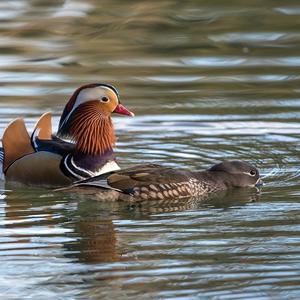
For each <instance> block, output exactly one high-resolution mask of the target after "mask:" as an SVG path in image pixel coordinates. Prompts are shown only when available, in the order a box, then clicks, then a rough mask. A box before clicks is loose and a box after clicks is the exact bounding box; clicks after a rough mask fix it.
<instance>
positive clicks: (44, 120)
mask: <svg viewBox="0 0 300 300" xmlns="http://www.w3.org/2000/svg"><path fill="white" fill-rule="evenodd" d="M51 117H52V114H51V112H46V113H44V114H43V115H42V116H41V117H40V118H39V120H38V121H37V123H36V124H35V126H34V130H33V134H35V133H36V135H35V137H38V138H39V139H40V140H51V137H52V121H51Z"/></svg>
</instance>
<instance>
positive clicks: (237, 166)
mask: <svg viewBox="0 0 300 300" xmlns="http://www.w3.org/2000/svg"><path fill="white" fill-rule="evenodd" d="M209 171H213V172H223V176H224V179H226V178H228V179H229V180H230V181H231V183H232V185H233V186H235V187H254V186H260V185H262V180H261V178H260V175H259V171H258V169H257V168H256V167H254V166H253V165H251V164H249V163H247V162H244V161H240V160H231V161H230V160H227V161H224V162H222V163H219V164H217V165H214V166H213V167H211V168H210V169H209Z"/></svg>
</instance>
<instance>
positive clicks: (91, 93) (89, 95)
mask: <svg viewBox="0 0 300 300" xmlns="http://www.w3.org/2000/svg"><path fill="white" fill-rule="evenodd" d="M103 89H106V90H109V91H112V92H113V93H114V94H116V92H115V91H114V90H112V89H111V88H109V87H108V86H101V85H100V86H97V87H92V88H85V89H83V90H81V91H80V92H79V94H78V95H77V98H76V101H75V103H74V105H73V108H72V110H71V111H70V112H69V113H68V115H67V117H66V118H65V120H64V122H63V123H62V125H61V126H60V127H62V126H63V125H64V124H65V123H66V122H67V121H68V119H69V117H70V116H71V114H72V113H73V111H74V110H75V109H76V108H77V107H78V106H79V105H81V104H83V103H85V102H88V101H91V100H93V99H94V100H98V99H99V98H100V96H101V95H102V94H103ZM101 90H102V91H101Z"/></svg>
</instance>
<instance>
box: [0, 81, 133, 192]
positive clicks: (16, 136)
mask: <svg viewBox="0 0 300 300" xmlns="http://www.w3.org/2000/svg"><path fill="white" fill-rule="evenodd" d="M112 113H118V114H123V115H127V116H133V115H134V114H133V113H132V112H130V111H129V110H127V109H126V108H125V107H124V106H123V105H121V104H120V100H119V94H118V91H117V90H116V89H115V88H114V87H113V86H111V85H108V84H100V83H99V84H98V83H95V84H88V85H84V86H82V87H80V88H78V89H77V90H76V91H75V92H74V93H73V95H72V96H71V98H70V100H69V101H68V103H67V104H66V106H65V108H64V110H63V113H62V116H61V118H60V121H59V127H58V132H57V135H52V125H51V113H45V114H44V115H43V116H42V117H41V118H40V119H39V120H38V122H37V123H36V125H35V128H34V130H33V133H32V135H31V136H29V134H28V132H27V129H26V127H25V123H24V120H23V119H16V120H14V121H13V122H11V123H10V124H9V125H8V127H7V128H6V129H5V131H4V134H3V137H2V147H3V148H1V149H0V160H1V162H2V165H3V174H2V175H4V178H5V180H6V181H13V182H18V183H22V184H27V185H38V186H49V187H50V186H51V187H52V186H53V187H58V186H65V185H68V184H71V183H72V182H74V181H78V180H82V179H86V178H89V177H93V176H96V175H100V174H103V173H106V172H110V171H115V170H119V169H120V167H119V166H118V164H117V163H116V161H115V154H114V151H113V147H114V145H115V134H114V128H113V124H112V120H111V114H112ZM62 138H68V139H70V140H71V141H70V142H68V141H65V140H63V139H62Z"/></svg>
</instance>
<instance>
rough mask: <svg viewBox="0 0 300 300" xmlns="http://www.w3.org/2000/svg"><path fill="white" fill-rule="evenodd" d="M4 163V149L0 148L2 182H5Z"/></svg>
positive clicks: (0, 176) (0, 175)
mask: <svg viewBox="0 0 300 300" xmlns="http://www.w3.org/2000/svg"><path fill="white" fill-rule="evenodd" d="M3 162H4V149H3V148H2V147H0V180H4V172H3Z"/></svg>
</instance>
